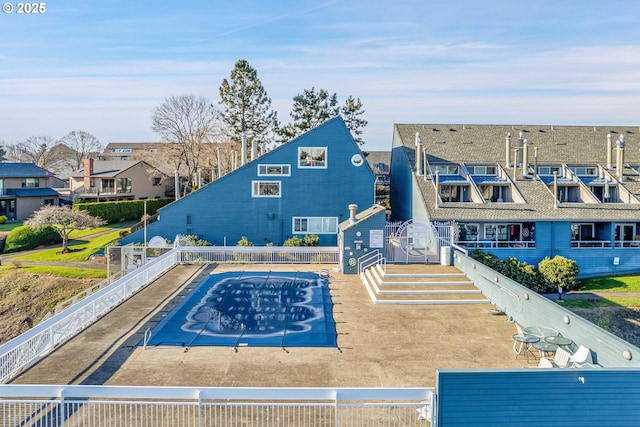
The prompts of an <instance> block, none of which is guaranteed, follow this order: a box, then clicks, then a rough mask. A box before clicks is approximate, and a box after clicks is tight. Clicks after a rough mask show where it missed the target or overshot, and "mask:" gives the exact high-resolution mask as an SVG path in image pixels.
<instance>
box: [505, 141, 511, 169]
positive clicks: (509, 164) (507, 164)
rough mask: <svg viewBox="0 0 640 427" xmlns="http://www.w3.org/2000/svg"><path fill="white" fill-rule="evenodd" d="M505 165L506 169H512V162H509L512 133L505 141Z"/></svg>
mask: <svg viewBox="0 0 640 427" xmlns="http://www.w3.org/2000/svg"><path fill="white" fill-rule="evenodd" d="M504 148H505V163H504V166H505V167H506V168H509V167H511V162H510V161H509V156H511V133H508V134H507V138H506V139H505V146H504Z"/></svg>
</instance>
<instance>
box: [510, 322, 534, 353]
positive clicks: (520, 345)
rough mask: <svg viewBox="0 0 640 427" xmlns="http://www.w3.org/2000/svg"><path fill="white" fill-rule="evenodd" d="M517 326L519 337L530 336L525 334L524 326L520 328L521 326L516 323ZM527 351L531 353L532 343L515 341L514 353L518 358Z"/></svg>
mask: <svg viewBox="0 0 640 427" xmlns="http://www.w3.org/2000/svg"><path fill="white" fill-rule="evenodd" d="M515 325H516V330H517V331H518V335H522V336H524V335H529V334H525V333H524V330H523V329H522V326H520V325H519V324H517V323H515ZM527 351H531V343H524V342H522V341H518V340H515V339H514V340H513V352H514V353H515V354H516V357H517V356H520V355H521V354H523V352H527Z"/></svg>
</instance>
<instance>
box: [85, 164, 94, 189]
mask: <svg viewBox="0 0 640 427" xmlns="http://www.w3.org/2000/svg"><path fill="white" fill-rule="evenodd" d="M91 175H93V159H84V188H86V189H89V188H90V187H91Z"/></svg>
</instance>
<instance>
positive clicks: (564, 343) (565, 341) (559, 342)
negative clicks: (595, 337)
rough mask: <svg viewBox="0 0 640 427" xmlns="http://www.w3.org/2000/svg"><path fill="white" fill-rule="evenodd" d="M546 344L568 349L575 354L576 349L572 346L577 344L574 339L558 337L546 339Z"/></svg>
mask: <svg viewBox="0 0 640 427" xmlns="http://www.w3.org/2000/svg"><path fill="white" fill-rule="evenodd" d="M544 340H545V342H547V343H549V344H555V345H556V346H558V347H566V350H569V351H570V352H573V351H574V350H575V349H574V348H572V346H573V345H574V344H575V343H574V342H573V340H572V339H569V338H567V337H563V336H561V335H556V336H555V337H545V338H544Z"/></svg>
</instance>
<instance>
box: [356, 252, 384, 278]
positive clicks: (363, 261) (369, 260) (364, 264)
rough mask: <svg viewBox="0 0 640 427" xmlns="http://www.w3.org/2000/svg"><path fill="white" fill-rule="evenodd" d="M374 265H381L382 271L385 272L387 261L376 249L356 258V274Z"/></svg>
mask: <svg viewBox="0 0 640 427" xmlns="http://www.w3.org/2000/svg"><path fill="white" fill-rule="evenodd" d="M376 264H382V266H383V268H384V270H385V271H386V270H387V259H386V258H385V257H384V256H383V255H382V253H380V251H379V250H377V249H375V250H374V251H372V252H369V253H368V254H364V255H362V256H361V257H360V258H358V274H362V272H363V271H364V270H366V269H367V268H368V267H371V266H372V265H376Z"/></svg>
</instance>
